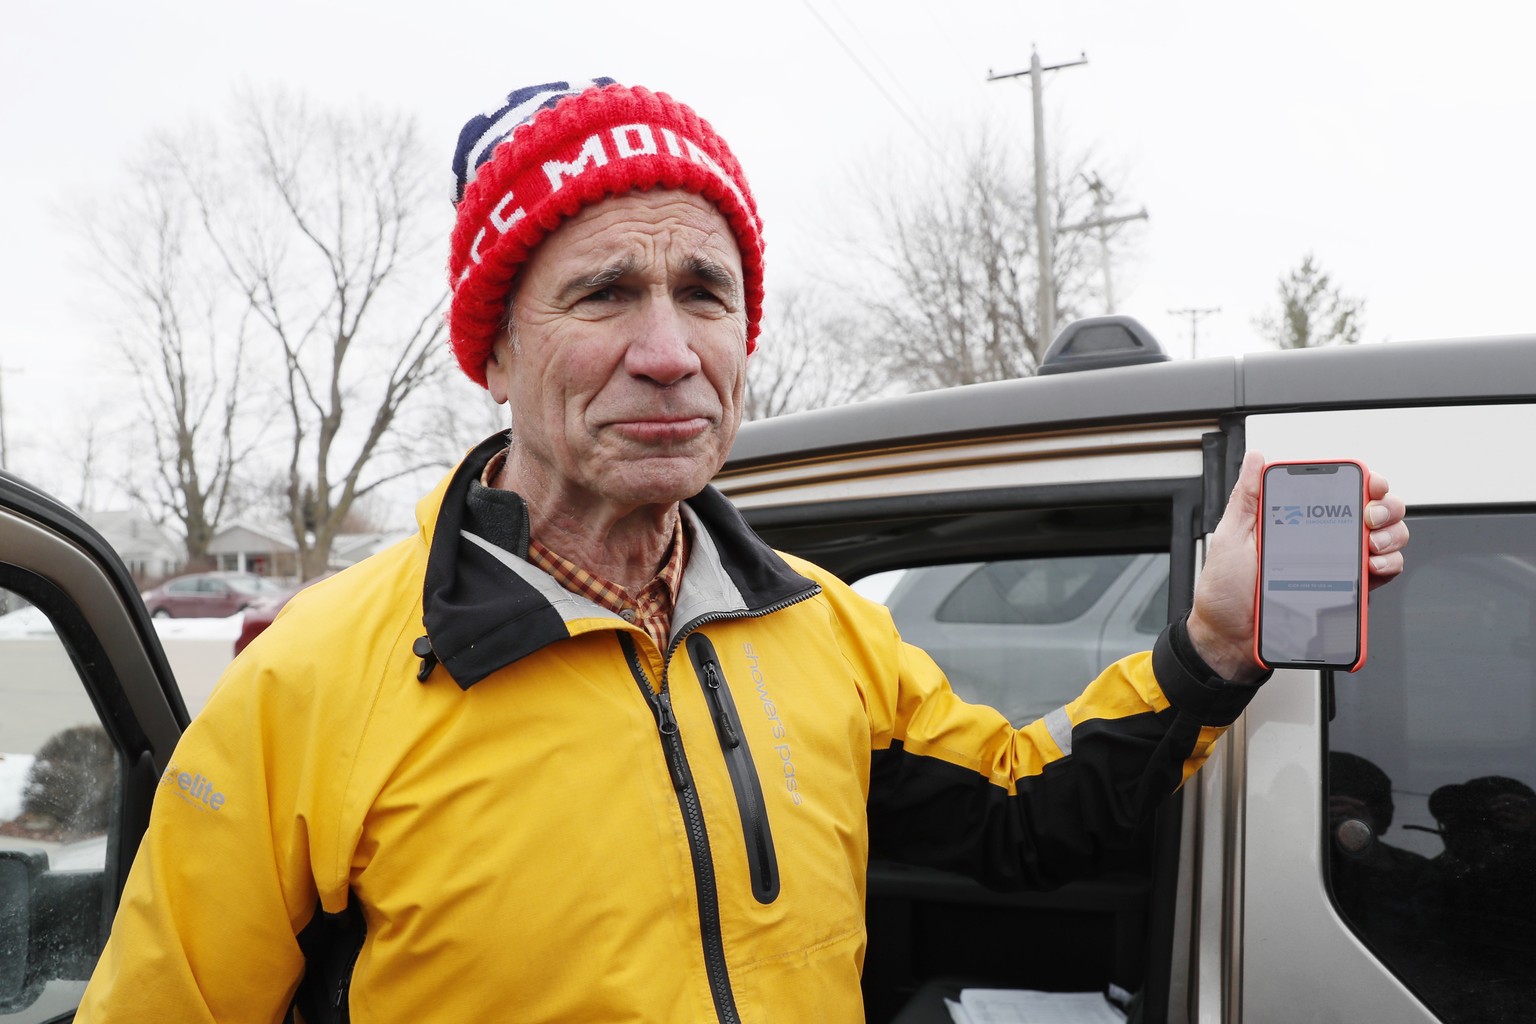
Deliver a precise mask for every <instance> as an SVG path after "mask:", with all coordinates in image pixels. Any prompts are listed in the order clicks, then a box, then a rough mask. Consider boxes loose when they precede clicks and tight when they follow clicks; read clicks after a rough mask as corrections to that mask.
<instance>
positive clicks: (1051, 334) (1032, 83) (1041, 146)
mask: <svg viewBox="0 0 1536 1024" xmlns="http://www.w3.org/2000/svg"><path fill="white" fill-rule="evenodd" d="M1087 63H1088V55H1087V54H1086V53H1085V54H1081V55H1080V56H1079V58H1078V59H1077V60H1073V61H1067V62H1066V63H1065V64H1052V65H1051V66H1050V67H1042V66H1041V64H1040V53H1039V51H1038V50H1036V49H1035V48H1034V47H1030V49H1029V70H1028V71H1010V72H1008V73H1006V74H1002V75H994V74H993V73H992V72H991V70H990V69H989V70H988V71H987V81H989V82H996V81H998V80H999V79H1003V78H1018V77H1020V76H1022V75H1028V76H1029V89H1030V92H1031V93H1032V94H1033V98H1034V112H1035V233H1036V236H1037V240H1036V247H1037V248H1038V250H1039V252H1038V256H1039V260H1040V298H1039V306H1040V344H1041V345H1049V344H1050V343H1051V341H1052V340H1054V338H1055V336H1056V281H1055V275H1054V274H1053V273H1052V270H1051V263H1052V260H1051V256H1052V253H1053V250H1052V247H1051V218H1050V214H1049V212H1048V210H1049V204H1048V203H1047V201H1046V200H1047V198H1048V196H1047V194H1046V184H1045V84H1044V78H1045V72H1047V71H1055V70H1057V69H1058V68H1070V67H1075V66H1077V65H1078V64H1087Z"/></svg>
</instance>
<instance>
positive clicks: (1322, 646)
mask: <svg viewBox="0 0 1536 1024" xmlns="http://www.w3.org/2000/svg"><path fill="white" fill-rule="evenodd" d="M1363 491H1364V480H1363V479H1362V474H1361V470H1360V467H1359V466H1358V465H1356V464H1354V463H1349V462H1325V463H1302V464H1296V465H1283V464H1282V465H1275V466H1270V467H1267V468H1266V469H1265V471H1264V509H1263V512H1264V518H1263V530H1264V537H1263V553H1264V554H1263V559H1262V562H1261V564H1260V566H1259V577H1260V578H1259V605H1260V606H1259V657H1260V658H1262V659H1263V660H1264V662H1265V663H1267V664H1269V665H1286V664H1291V665H1295V664H1316V665H1337V666H1343V667H1349V666H1352V665H1354V664H1355V663H1356V661H1357V660H1358V659H1359V654H1360V644H1361V636H1360V622H1361V616H1360V611H1361V609H1360V600H1361V593H1360V586H1361V579H1360V575H1361V559H1362V554H1363V553H1362V551H1361V545H1362V544H1363V543H1364V532H1363V530H1362V528H1361V525H1360V517H1361V513H1362V509H1361V501H1362V498H1363Z"/></svg>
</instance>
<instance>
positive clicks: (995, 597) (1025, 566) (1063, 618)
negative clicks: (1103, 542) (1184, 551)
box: [935, 555, 1132, 624]
mask: <svg viewBox="0 0 1536 1024" xmlns="http://www.w3.org/2000/svg"><path fill="white" fill-rule="evenodd" d="M1131 558H1132V556H1130V555H1098V556H1088V557H1067V558H1031V559H1010V560H1008V561H1002V562H988V563H986V564H984V565H981V566H979V567H978V568H977V569H976V570H975V571H974V572H972V573H971V574H970V575H968V576H966V578H965V579H964V580H963V581H961V583H960V585H959V586H957V587H955V589H954V590H952V591H950V593H949V596H948V597H946V598H945V599H944V603H943V604H941V605H939V608H938V611H937V613H936V615H935V617H936V618H937V619H938V620H939V621H940V622H992V623H1021V624H1022V623H1026V622H1038V623H1054V622H1071V621H1072V620H1073V619H1075V618H1078V617H1079V616H1081V615H1082V614H1083V613H1084V612H1086V611H1087V610H1088V609H1089V607H1090V606H1092V604H1093V603H1094V602H1095V601H1096V600H1098V598H1099V597H1101V596H1102V595H1103V593H1104V591H1105V590H1107V589H1109V587H1110V585H1111V584H1113V583H1114V582H1115V581H1116V580H1117V579H1119V578H1120V577H1121V576H1122V575H1123V574H1124V573H1125V570H1126V568H1127V567H1128V566H1129V565H1130V563H1131Z"/></svg>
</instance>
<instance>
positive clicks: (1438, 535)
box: [1324, 512, 1536, 1024]
mask: <svg viewBox="0 0 1536 1024" xmlns="http://www.w3.org/2000/svg"><path fill="white" fill-rule="evenodd" d="M1411 527H1412V530H1413V548H1412V555H1411V556H1410V558H1409V559H1408V563H1407V565H1408V568H1407V570H1406V572H1405V573H1404V575H1403V578H1402V579H1400V580H1399V581H1398V582H1396V583H1395V584H1393V585H1392V586H1390V587H1387V588H1385V589H1384V590H1381V591H1379V592H1378V593H1377V594H1376V595H1374V596H1373V597H1372V600H1371V609H1370V646H1369V660H1368V662H1367V664H1366V666H1365V668H1364V669H1362V670H1361V671H1360V672H1359V673H1357V674H1356V675H1353V676H1348V675H1343V674H1340V675H1339V676H1338V677H1337V678H1336V680H1335V698H1334V699H1335V707H1336V715H1335V718H1334V720H1333V722H1332V723H1331V724H1330V727H1329V742H1328V747H1329V749H1328V765H1327V769H1328V770H1327V773H1326V775H1327V779H1328V782H1327V786H1328V792H1327V796H1328V808H1329V815H1328V824H1327V835H1326V836H1325V837H1324V840H1325V842H1326V843H1327V845H1328V850H1329V858H1328V861H1329V876H1330V885H1331V888H1332V892H1333V896H1334V899H1335V901H1336V902H1337V904H1338V906H1339V909H1340V911H1341V912H1342V913H1343V915H1344V917H1345V919H1346V920H1347V921H1348V922H1349V923H1350V926H1351V927H1352V928H1353V929H1354V930H1355V931H1356V933H1357V934H1359V935H1360V937H1361V938H1362V939H1364V940H1365V941H1366V943H1367V944H1368V945H1369V946H1370V947H1371V948H1372V949H1373V950H1374V951H1375V952H1376V953H1377V955H1379V956H1380V957H1381V958H1382V960H1383V961H1384V962H1385V963H1386V964H1387V965H1388V966H1389V967H1390V968H1391V969H1392V970H1393V972H1394V973H1395V974H1397V975H1398V976H1399V977H1400V978H1401V979H1402V980H1403V981H1404V982H1406V983H1407V984H1408V985H1409V986H1410V987H1411V988H1413V989H1414V990H1415V992H1417V993H1418V995H1419V996H1420V998H1422V999H1423V1000H1424V1001H1425V1003H1426V1004H1427V1005H1429V1006H1430V1007H1431V1008H1432V1009H1433V1010H1434V1011H1435V1013H1436V1014H1437V1015H1438V1016H1439V1017H1441V1018H1442V1019H1443V1020H1446V1021H1451V1022H1458V1024H1459V1022H1468V1024H1470V1022H1474V1021H1475V1022H1479V1024H1500V1022H1506V1021H1526V1020H1530V1019H1531V1014H1532V1012H1533V1007H1536V513H1513V512H1511V513H1489V514H1479V515H1464V516H1453V515H1439V516H1436V515H1430V516H1415V517H1413V518H1412V521H1411Z"/></svg>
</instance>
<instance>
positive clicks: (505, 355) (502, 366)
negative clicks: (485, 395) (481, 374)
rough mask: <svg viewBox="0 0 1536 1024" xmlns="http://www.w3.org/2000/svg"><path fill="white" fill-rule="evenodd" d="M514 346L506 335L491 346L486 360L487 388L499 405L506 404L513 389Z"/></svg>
mask: <svg viewBox="0 0 1536 1024" xmlns="http://www.w3.org/2000/svg"><path fill="white" fill-rule="evenodd" d="M511 374H512V346H511V344H510V343H509V342H508V341H507V339H506V338H505V337H502V338H498V339H497V341H496V343H495V344H494V345H492V346H491V354H490V356H489V357H488V358H487V359H486V360H485V389H486V390H487V391H489V392H490V393H491V398H492V399H494V400H495V402H496V404H497V405H506V404H507V399H508V397H509V396H510V395H511V390H512V380H511Z"/></svg>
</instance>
